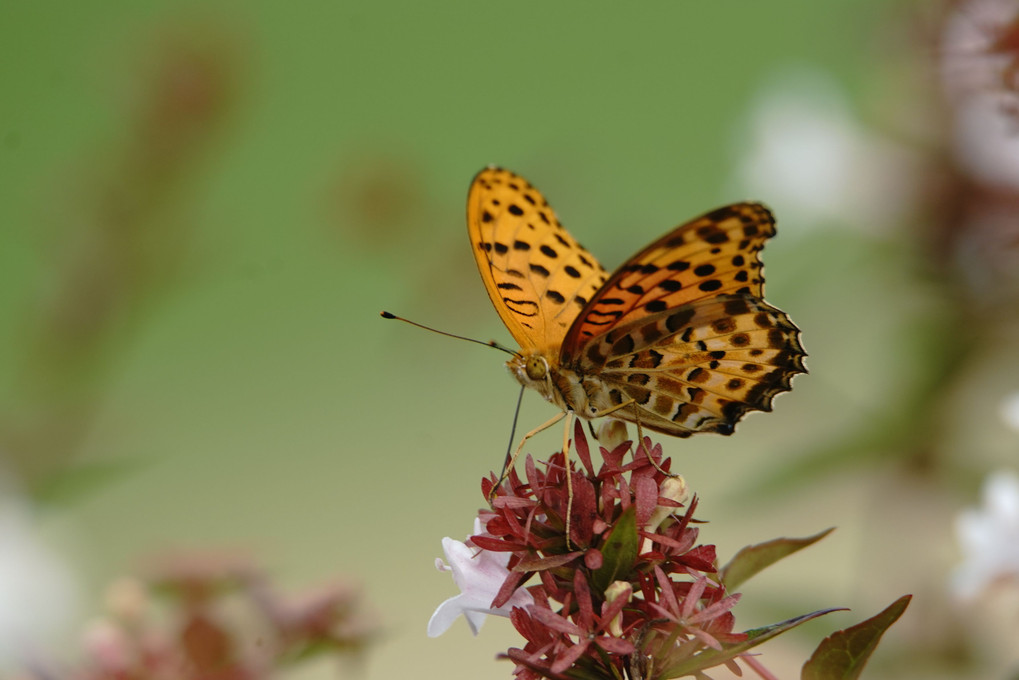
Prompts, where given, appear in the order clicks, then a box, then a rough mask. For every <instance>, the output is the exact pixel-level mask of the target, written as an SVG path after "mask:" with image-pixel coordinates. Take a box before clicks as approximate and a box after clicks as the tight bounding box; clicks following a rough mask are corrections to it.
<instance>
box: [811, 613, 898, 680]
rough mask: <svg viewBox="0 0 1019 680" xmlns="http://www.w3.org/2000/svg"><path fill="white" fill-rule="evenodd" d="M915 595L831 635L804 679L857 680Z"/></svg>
mask: <svg viewBox="0 0 1019 680" xmlns="http://www.w3.org/2000/svg"><path fill="white" fill-rule="evenodd" d="M912 597H913V596H912V595H903V596H902V597H900V598H899V599H898V600H896V601H895V602H893V603H892V604H890V605H889V606H888V607H887V608H886V609H885V610H884V611H882V612H881V613H880V614H878V615H877V616H874V617H872V618H869V619H867V620H866V621H862V622H860V623H858V624H856V625H855V626H852V627H851V628H846V629H845V630H840V631H837V632H835V633H832V634H831V635H829V636H828V637H826V638H825V639H824V640H822V641H821V644H820V645H818V646H817V649H816V650H814V653H813V654H812V655H811V657H810V659H809V660H808V661H807V663H805V664H804V665H803V672H802V673H801V674H800V678H801V679H802V680H855V679H856V678H858V677H860V672H861V671H862V670H863V667H864V665H866V663H867V660H868V659H870V655H871V654H872V653H873V652H874V649H875V648H876V647H877V643H878V642H880V641H881V636H882V635H884V633H885V631H886V630H888V628H890V627H891V625H892V624H893V623H895V622H896V621H897V620H898V618H899V617H900V616H902V612H904V611H906V607H908V606H909V601H910V600H911V599H912Z"/></svg>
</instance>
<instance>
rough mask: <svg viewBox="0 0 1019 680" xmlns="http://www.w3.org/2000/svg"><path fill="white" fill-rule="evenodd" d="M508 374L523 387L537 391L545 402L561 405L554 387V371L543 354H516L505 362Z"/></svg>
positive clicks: (560, 398)
mask: <svg viewBox="0 0 1019 680" xmlns="http://www.w3.org/2000/svg"><path fill="white" fill-rule="evenodd" d="M506 367H507V368H509V370H510V373H512V374H513V377H514V378H516V379H517V382H519V383H520V384H521V385H523V386H524V387H529V388H531V389H532V390H535V391H537V392H538V393H539V394H541V396H543V397H545V399H546V400H548V401H550V402H552V403H554V404H561V402H562V396H561V394H560V392H559V390H558V389H557V388H556V386H555V382H554V375H555V371H554V369H553V368H552V366H551V364H550V362H549V359H548V357H546V356H544V355H543V354H518V355H516V356H514V357H513V358H512V359H510V360H509V361H507V362H506Z"/></svg>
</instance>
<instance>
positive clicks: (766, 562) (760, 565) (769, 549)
mask: <svg viewBox="0 0 1019 680" xmlns="http://www.w3.org/2000/svg"><path fill="white" fill-rule="evenodd" d="M834 530H835V528H834V527H832V528H830V529H825V530H824V531H822V532H820V533H818V534H814V535H813V536H807V537H806V538H776V539H774V540H772V541H765V542H764V543H758V544H757V545H748V546H747V547H745V548H743V549H741V550H740V551H739V552H737V553H736V555H735V556H733V558H732V559H731V560H729V563H728V564H727V565H725V566H724V567H722V569H721V571H719V575H720V576H721V578H722V583H724V584H725V589H726V590H729V591H732V590H736V589H737V588H739V587H740V586H741V585H743V584H744V583H746V582H747V580H749V579H750V577H751V576H753V575H754V574H756V573H758V572H759V571H763V570H764V569H765V567H768V566H771V565H772V564H774V563H775V562H778V561H779V560H780V559H782V558H783V557H787V556H788V555H792V554H793V553H794V552H796V551H798V550H801V549H802V548H806V547H807V546H808V545H812V544H814V543H816V542H818V541H820V540H821V539H822V538H824V537H825V536H827V535H828V534H830V533H831V532H832V531H834Z"/></svg>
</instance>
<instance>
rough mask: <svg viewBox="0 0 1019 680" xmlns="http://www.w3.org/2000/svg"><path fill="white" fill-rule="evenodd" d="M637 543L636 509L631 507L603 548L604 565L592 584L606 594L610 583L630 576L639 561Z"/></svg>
mask: <svg viewBox="0 0 1019 680" xmlns="http://www.w3.org/2000/svg"><path fill="white" fill-rule="evenodd" d="M637 542H638V536H637V517H636V508H634V506H632V505H631V506H630V507H628V508H627V509H626V511H625V512H624V513H623V514H622V515H620V516H619V519H618V520H616V525H615V526H614V527H613V528H612V533H611V534H609V537H608V539H607V540H606V541H605V545H603V546H602V549H601V553H602V558H603V561H602V565H601V567H599V568H598V570H597V571H595V572H594V573H593V574H592V575H591V584H592V585H593V586H594V587H595V588H597V589H598V590H600V591H601V592H603V593H604V592H605V589H606V588H608V587H609V584H610V583H612V582H613V581H617V580H619V578H620V576H625V575H627V574H629V573H630V570H631V569H633V563H634V562H635V561H636V560H637Z"/></svg>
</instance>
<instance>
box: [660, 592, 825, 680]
mask: <svg viewBox="0 0 1019 680" xmlns="http://www.w3.org/2000/svg"><path fill="white" fill-rule="evenodd" d="M837 611H844V610H842V609H822V610H821V611H816V612H811V613H810V614H804V615H803V616H797V617H796V618H792V619H789V620H787V621H782V622H780V623H773V624H772V625H770V626H764V627H762V628H754V629H752V630H748V631H747V632H746V635H747V639H746V640H744V641H743V642H737V643H735V644H732V645H725V646H723V647H722V649H721V650H715V649H710V648H708V649H706V650H705V651H703V652H701V653H699V654H697V655H696V656H693V657H691V658H688V659H684V660H683V661H681V662H680V663H678V664H676V665H674V666H670V667H668V668H664V669H662V673H661V675H660V676H659V677H661V678H682V677H684V676H687V675H694V674H696V673H698V672H699V671H703V670H706V669H708V668H714V667H715V666H718V665H720V664H723V663H725V662H726V661H730V660H732V659H734V658H736V657H737V656H739V655H740V654H745V653H746V652H748V651H749V650H751V649H753V648H754V647H756V646H757V645H759V644H761V643H763V642H766V641H768V640H770V639H771V638H773V637H775V636H777V635H781V634H782V633H784V632H786V631H787V630H791V629H793V628H795V627H796V626H798V625H800V624H802V623H806V622H807V621H810V620H811V619H816V618H818V617H819V616H824V615H825V614H830V613H832V612H837Z"/></svg>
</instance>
